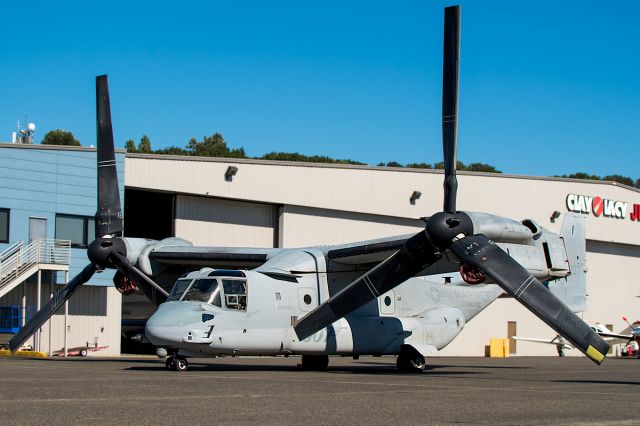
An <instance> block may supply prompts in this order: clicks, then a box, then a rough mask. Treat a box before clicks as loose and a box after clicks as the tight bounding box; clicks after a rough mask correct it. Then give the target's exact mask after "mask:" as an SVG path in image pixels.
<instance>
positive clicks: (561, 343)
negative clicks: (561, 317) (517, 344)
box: [513, 317, 640, 357]
mask: <svg viewBox="0 0 640 426" xmlns="http://www.w3.org/2000/svg"><path fill="white" fill-rule="evenodd" d="M622 319H623V320H625V321H626V322H627V324H629V330H630V331H632V333H631V334H624V331H623V332H620V333H614V332H613V331H611V330H609V328H607V327H606V326H605V325H603V324H601V323H599V322H596V323H595V324H594V325H592V326H591V330H593V331H595V332H596V333H598V335H599V336H602V337H603V338H604V340H606V341H607V342H608V343H609V344H616V343H624V344H626V345H628V344H629V343H630V342H631V341H632V340H634V339H638V338H640V328H637V329H635V330H637V332H636V333H634V332H633V330H634V328H633V324H631V323H630V322H629V320H627V318H626V317H622ZM636 323H638V321H636ZM513 339H514V340H521V341H524V342H534V343H544V344H548V345H555V346H556V349H557V350H558V356H560V357H563V356H564V355H565V353H564V350H565V349H569V350H570V349H573V346H571V345H570V344H568V343H567V342H566V341H565V339H564V338H563V337H562V336H561V335H559V334H557V335H556V337H554V338H553V339H540V338H535V337H520V336H513ZM631 343H634V342H631Z"/></svg>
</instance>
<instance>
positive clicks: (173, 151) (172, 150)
mask: <svg viewBox="0 0 640 426" xmlns="http://www.w3.org/2000/svg"><path fill="white" fill-rule="evenodd" d="M153 153H154V154H163V155H189V154H187V152H186V151H185V150H184V148H180V147H178V146H170V147H167V148H162V149H157V150H155V151H153Z"/></svg>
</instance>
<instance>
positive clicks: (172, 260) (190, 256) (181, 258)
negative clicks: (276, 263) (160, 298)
mask: <svg viewBox="0 0 640 426" xmlns="http://www.w3.org/2000/svg"><path fill="white" fill-rule="evenodd" d="M281 250H282V249H277V248H252V247H190V246H187V247H176V246H164V247H158V248H157V249H155V250H153V251H151V252H150V253H149V254H148V256H149V260H151V261H154V262H158V263H162V264H166V265H194V266H209V267H225V268H230V267H234V268H255V267H257V266H260V265H262V264H263V263H264V262H266V261H267V259H268V258H269V257H270V256H272V255H274V254H276V253H278V252H279V251H281Z"/></svg>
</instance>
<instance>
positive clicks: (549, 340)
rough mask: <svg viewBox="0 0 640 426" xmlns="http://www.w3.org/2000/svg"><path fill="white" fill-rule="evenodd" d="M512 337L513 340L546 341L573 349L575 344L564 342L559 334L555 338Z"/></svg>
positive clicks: (549, 343)
mask: <svg viewBox="0 0 640 426" xmlns="http://www.w3.org/2000/svg"><path fill="white" fill-rule="evenodd" d="M512 339H513V340H522V341H525V342H534V343H546V344H548V345H554V346H562V347H563V348H565V349H573V346H571V345H569V344H568V343H566V342H563V341H561V340H559V339H558V337H557V336H556V337H554V338H553V339H536V338H533V337H518V336H513V337H512Z"/></svg>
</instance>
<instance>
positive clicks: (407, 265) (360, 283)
mask: <svg viewBox="0 0 640 426" xmlns="http://www.w3.org/2000/svg"><path fill="white" fill-rule="evenodd" d="M439 258H440V254H439V252H438V250H437V249H436V248H435V247H433V246H432V245H431V243H430V242H429V240H428V238H427V235H426V233H425V232H420V233H418V234H416V235H414V236H413V237H411V238H410V239H409V240H407V241H406V242H405V244H404V246H403V247H402V249H400V251H398V252H396V253H395V254H393V255H392V256H390V257H389V258H387V259H386V260H385V261H383V262H382V263H380V264H378V265H377V266H376V267H375V268H373V269H371V270H370V271H369V272H367V273H366V274H364V275H362V276H361V277H360V278H358V279H357V280H355V281H354V282H352V283H351V284H349V285H348V286H347V287H345V288H344V289H342V290H341V291H340V292H338V293H337V294H335V295H334V296H332V297H331V298H330V299H329V300H327V301H326V302H324V303H323V304H322V305H320V306H318V307H317V308H316V309H314V310H313V311H311V312H310V313H309V314H308V315H305V316H304V318H302V319H301V320H300V321H299V322H298V323H297V324H296V325H295V326H294V330H295V332H296V335H297V336H298V338H299V339H300V340H303V339H306V338H307V337H309V336H311V335H312V334H314V333H316V332H317V331H319V330H322V329H323V328H325V327H327V326H328V325H330V324H331V323H333V322H334V321H337V320H338V319H340V318H342V317H344V316H345V315H347V314H349V313H350V312H352V311H354V310H356V309H358V308H359V307H361V306H362V305H364V304H365V303H367V302H369V301H371V300H373V299H376V298H377V297H379V296H380V295H381V294H383V293H386V292H387V291H389V290H391V289H392V288H394V287H396V286H398V285H400V284H401V283H403V282H404V281H406V280H407V279H409V278H411V277H412V276H414V275H415V274H417V273H418V272H420V271H421V270H422V269H424V268H425V267H426V266H428V265H430V264H432V263H434V262H435V261H437V260H438V259H439Z"/></svg>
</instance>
